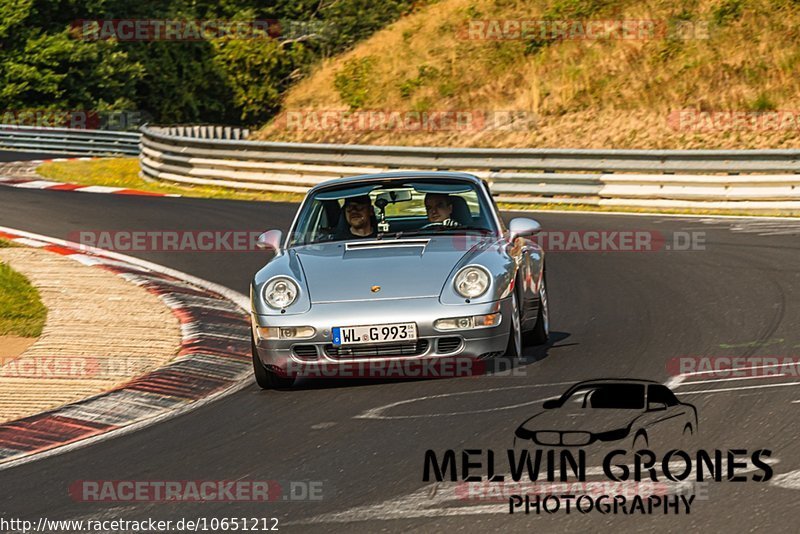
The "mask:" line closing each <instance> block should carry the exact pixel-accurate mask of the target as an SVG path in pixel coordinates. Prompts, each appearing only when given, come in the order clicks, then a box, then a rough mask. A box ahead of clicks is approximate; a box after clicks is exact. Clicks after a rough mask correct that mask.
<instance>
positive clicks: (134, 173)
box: [36, 158, 303, 202]
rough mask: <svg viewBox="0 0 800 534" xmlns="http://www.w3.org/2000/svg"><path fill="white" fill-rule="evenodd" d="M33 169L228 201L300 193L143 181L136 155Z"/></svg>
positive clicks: (282, 198) (58, 177)
mask: <svg viewBox="0 0 800 534" xmlns="http://www.w3.org/2000/svg"><path fill="white" fill-rule="evenodd" d="M36 172H38V173H39V174H40V175H41V176H43V177H44V178H47V179H49V180H55V181H58V182H69V183H73V184H82V185H103V186H109V187H125V188H128V189H137V190H139V191H149V192H152V193H164V194H177V195H182V196H186V197H199V198H221V199H231V200H268V201H271V202H300V201H301V200H302V199H303V196H302V195H297V194H293V193H269V192H256V191H253V192H247V191H235V190H232V189H227V188H223V187H208V186H182V185H173V184H167V183H160V182H150V181H146V180H143V179H142V178H141V177H140V176H139V160H138V159H137V158H99V159H92V160H87V161H80V160H77V161H54V162H49V163H43V164H42V165H40V166H39V167H38V168H37V169H36Z"/></svg>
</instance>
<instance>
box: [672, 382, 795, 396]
mask: <svg viewBox="0 0 800 534" xmlns="http://www.w3.org/2000/svg"><path fill="white" fill-rule="evenodd" d="M798 385H800V382H783V383H780V384H762V385H760V386H740V387H738V388H716V389H704V390H700V391H681V392H680V395H702V394H711V393H724V392H727V391H742V390H745V389H763V388H779V387H784V386H798Z"/></svg>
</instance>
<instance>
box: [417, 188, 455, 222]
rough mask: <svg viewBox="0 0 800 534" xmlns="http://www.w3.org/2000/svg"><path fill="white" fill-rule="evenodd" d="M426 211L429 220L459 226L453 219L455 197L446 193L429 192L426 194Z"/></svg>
mask: <svg viewBox="0 0 800 534" xmlns="http://www.w3.org/2000/svg"><path fill="white" fill-rule="evenodd" d="M425 212H426V213H427V214H428V222H430V223H434V224H441V225H442V226H459V224H458V222H456V221H454V220H453V219H451V217H452V216H453V199H452V198H451V197H450V195H447V194H444V193H428V194H427V195H425Z"/></svg>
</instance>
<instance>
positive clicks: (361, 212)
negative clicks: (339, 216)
mask: <svg viewBox="0 0 800 534" xmlns="http://www.w3.org/2000/svg"><path fill="white" fill-rule="evenodd" d="M344 216H345V219H346V220H347V228H346V229H345V231H344V235H341V236H339V238H340V239H358V238H360V237H375V236H377V235H378V229H377V227H376V224H375V210H374V208H373V207H372V201H371V200H370V198H369V195H361V196H358V197H350V198H347V199H345V201H344Z"/></svg>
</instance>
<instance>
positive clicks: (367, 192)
mask: <svg viewBox="0 0 800 534" xmlns="http://www.w3.org/2000/svg"><path fill="white" fill-rule="evenodd" d="M496 228H497V227H496V224H495V220H494V216H493V213H492V211H491V207H490V206H489V204H488V202H487V199H486V198H484V195H483V194H482V192H481V191H480V190H479V189H478V188H477V186H476V185H475V184H474V183H472V182H468V181H454V180H434V179H427V180H422V179H413V178H403V179H399V180H398V179H393V180H387V181H383V182H376V181H370V182H367V183H364V182H362V183H356V184H348V185H347V186H344V187H342V186H339V187H330V188H325V189H322V190H319V191H316V192H315V193H314V194H313V195H312V196H311V197H310V198H308V199H307V201H306V202H305V203H304V204H303V208H302V211H301V213H300V215H299V217H298V219H297V224H296V225H295V229H294V231H293V232H292V235H291V239H290V241H289V246H298V245H310V244H315V243H322V242H330V241H344V240H352V239H369V238H372V239H391V238H400V237H407V236H420V235H436V234H457V233H480V234H493V233H496V232H497V230H496Z"/></svg>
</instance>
